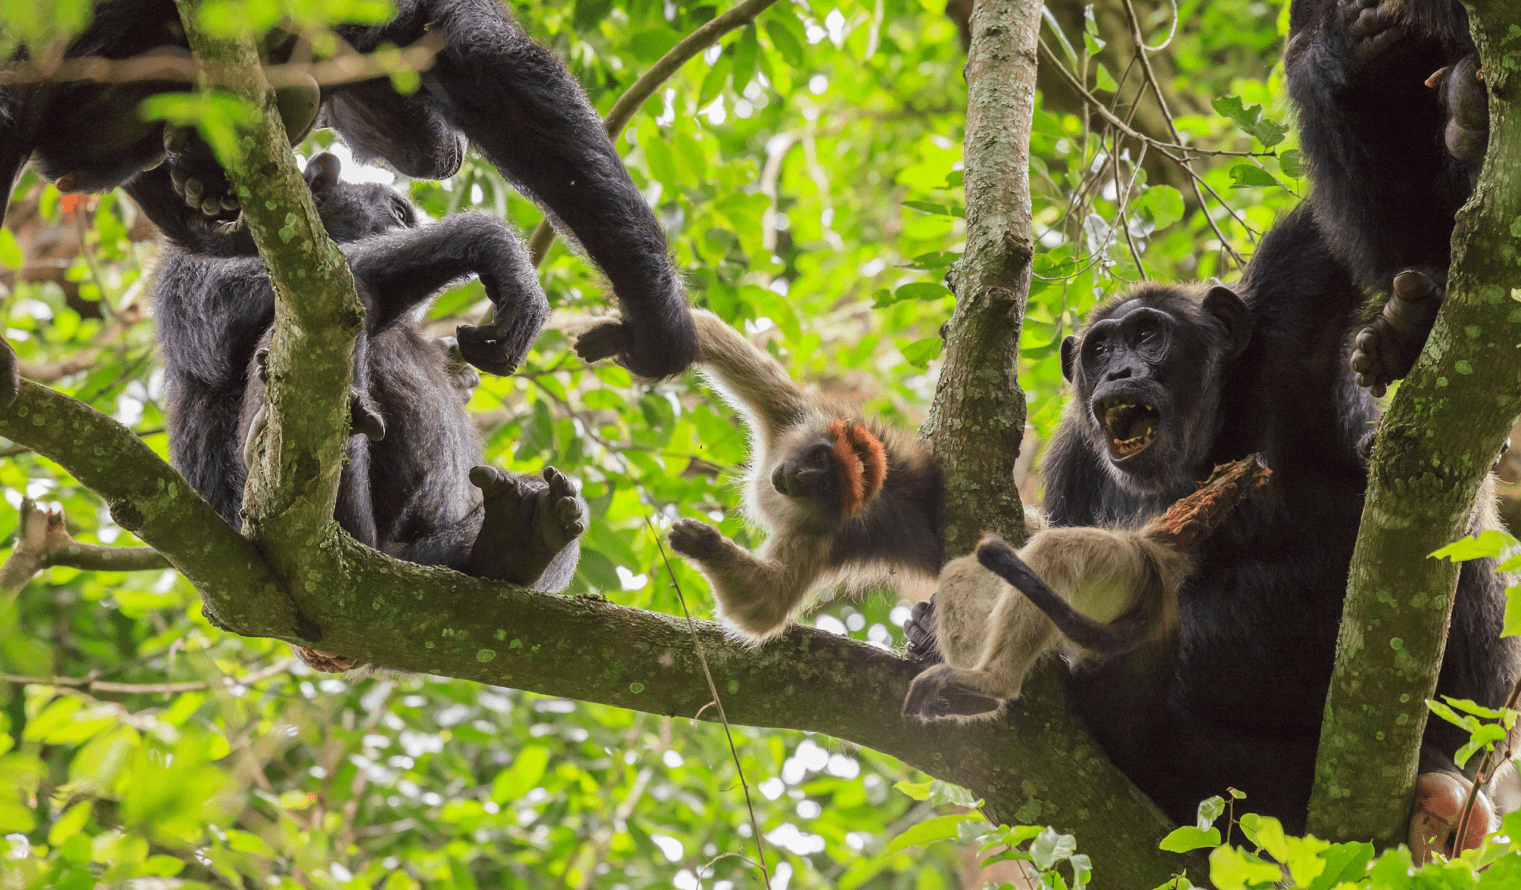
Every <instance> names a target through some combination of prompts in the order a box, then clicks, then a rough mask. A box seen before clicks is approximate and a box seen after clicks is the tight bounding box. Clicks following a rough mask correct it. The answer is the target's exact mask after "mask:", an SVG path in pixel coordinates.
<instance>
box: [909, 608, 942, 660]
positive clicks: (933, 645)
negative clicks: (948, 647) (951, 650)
mask: <svg viewBox="0 0 1521 890" xmlns="http://www.w3.org/2000/svg"><path fill="white" fill-rule="evenodd" d="M903 635H904V636H905V637H907V638H908V643H907V645H905V646H904V647H903V654H904V655H905V656H907V657H908V658H913V659H916V660H918V661H923V662H938V661H942V660H943V659H942V658H941V656H940V646H939V644H938V643H937V642H936V640H935V601H934V600H933V599H927V600H920V601H919V602H917V603H914V605H913V607H912V608H910V609H909V612H908V620H907V621H905V622H904V623H903Z"/></svg>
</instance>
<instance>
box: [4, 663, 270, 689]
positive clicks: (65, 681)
mask: <svg viewBox="0 0 1521 890" xmlns="http://www.w3.org/2000/svg"><path fill="white" fill-rule="evenodd" d="M295 664H296V660H295V659H294V658H287V659H285V660H284V661H277V662H275V663H274V664H272V665H270V666H268V667H266V668H263V669H261V670H257V671H254V672H253V673H251V674H245V675H244V676H242V677H230V676H221V677H216V678H213V679H210V680H187V681H185V682H183V683H112V682H110V681H108V680H97V679H95V675H94V674H90V675H88V676H84V677H26V676H22V675H20V674H0V680H4V681H6V682H7V683H21V684H23V685H28V686H58V687H62V688H65V689H78V690H80V691H81V692H90V693H96V692H104V693H114V694H119V695H177V694H179V693H181V692H202V691H205V690H208V689H217V688H221V689H231V688H232V687H234V686H252V685H253V684H255V683H258V682H261V681H264V680H268V679H269V678H270V677H273V676H276V675H279V674H283V673H286V672H287V671H289V670H290V669H291V668H292V667H293V666H295Z"/></svg>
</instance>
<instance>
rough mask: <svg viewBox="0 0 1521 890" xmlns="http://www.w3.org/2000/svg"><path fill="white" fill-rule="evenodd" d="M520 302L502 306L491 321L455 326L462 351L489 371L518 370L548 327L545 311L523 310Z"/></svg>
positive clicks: (471, 362) (492, 372) (500, 372)
mask: <svg viewBox="0 0 1521 890" xmlns="http://www.w3.org/2000/svg"><path fill="white" fill-rule="evenodd" d="M521 309H522V307H519V306H510V305H509V306H498V307H497V309H496V315H495V316H494V317H493V318H492V319H491V323H490V324H484V325H472V324H462V325H460V326H459V327H457V328H455V329H454V336H455V337H456V338H458V340H459V351H460V355H462V356H464V357H465V361H467V362H469V363H470V364H472V365H474V366H475V367H477V368H479V369H481V370H482V371H485V372H486V373H488V374H496V375H498V376H503V377H505V376H506V375H508V374H511V373H512V372H513V371H515V370H517V367H518V365H519V364H521V363H522V361H523V358H524V357H525V356H527V355H528V348H529V347H530V346H532V345H533V341H534V339H535V338H537V337H538V336H539V331H540V330H541V329H542V328H543V327H544V320H545V317H546V316H547V315H548V307H547V306H546V307H545V311H544V312H538V311H520V310H521Z"/></svg>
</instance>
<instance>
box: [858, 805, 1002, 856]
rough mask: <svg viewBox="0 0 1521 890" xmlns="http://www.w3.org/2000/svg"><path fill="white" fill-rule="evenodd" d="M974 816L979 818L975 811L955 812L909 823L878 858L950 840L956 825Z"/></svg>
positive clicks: (954, 834) (954, 835)
mask: <svg viewBox="0 0 1521 890" xmlns="http://www.w3.org/2000/svg"><path fill="white" fill-rule="evenodd" d="M974 817H975V818H981V816H980V814H976V813H955V814H952V815H950V816H934V817H932V818H929V819H925V820H924V821H923V822H920V823H918V824H916V825H910V826H909V827H908V830H906V831H904V832H903V833H902V834H900V835H898V836H897V837H895V838H893V839H892V841H891V842H889V843H888V845H887V846H886V847H885V848H883V850H882V852H881V853H880V854H878V858H879V859H880V858H883V857H887V856H891V855H893V854H894V853H900V852H902V851H904V850H907V849H908V848H909V847H922V846H925V845H926V844H932V843H934V842H936V841H946V840H951V839H953V838H955V837H956V832H957V831H958V830H959V829H958V826H960V825H961V823H962V822H965V821H966V820H967V819H970V818H974Z"/></svg>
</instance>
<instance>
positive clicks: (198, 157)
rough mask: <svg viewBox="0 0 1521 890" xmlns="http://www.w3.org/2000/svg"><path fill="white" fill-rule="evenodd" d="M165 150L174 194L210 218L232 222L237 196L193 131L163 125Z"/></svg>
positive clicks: (208, 150)
mask: <svg viewBox="0 0 1521 890" xmlns="http://www.w3.org/2000/svg"><path fill="white" fill-rule="evenodd" d="M164 151H165V152H166V153H167V154H168V157H169V160H168V164H169V181H170V182H171V183H172V184H173V185H174V191H175V194H177V195H179V196H180V197H181V198H183V199H184V200H185V203H186V204H188V205H189V206H191V207H195V208H198V209H199V210H200V211H201V212H202V213H204V214H205V215H207V216H209V217H213V218H222V219H224V220H226V221H227V222H229V223H230V222H233V221H234V219H235V218H236V216H237V215H238V199H237V196H236V195H234V194H233V193H232V184H231V183H229V182H228V181H227V174H226V173H225V172H223V170H222V165H221V164H218V163H217V160H216V155H215V154H213V153H212V151H211V146H209V145H207V144H206V142H205V140H203V139H202V138H201V137H200V135H199V134H198V133H196V131H195V128H194V127H181V126H175V125H173V124H170V125H168V126H165V127H164Z"/></svg>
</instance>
